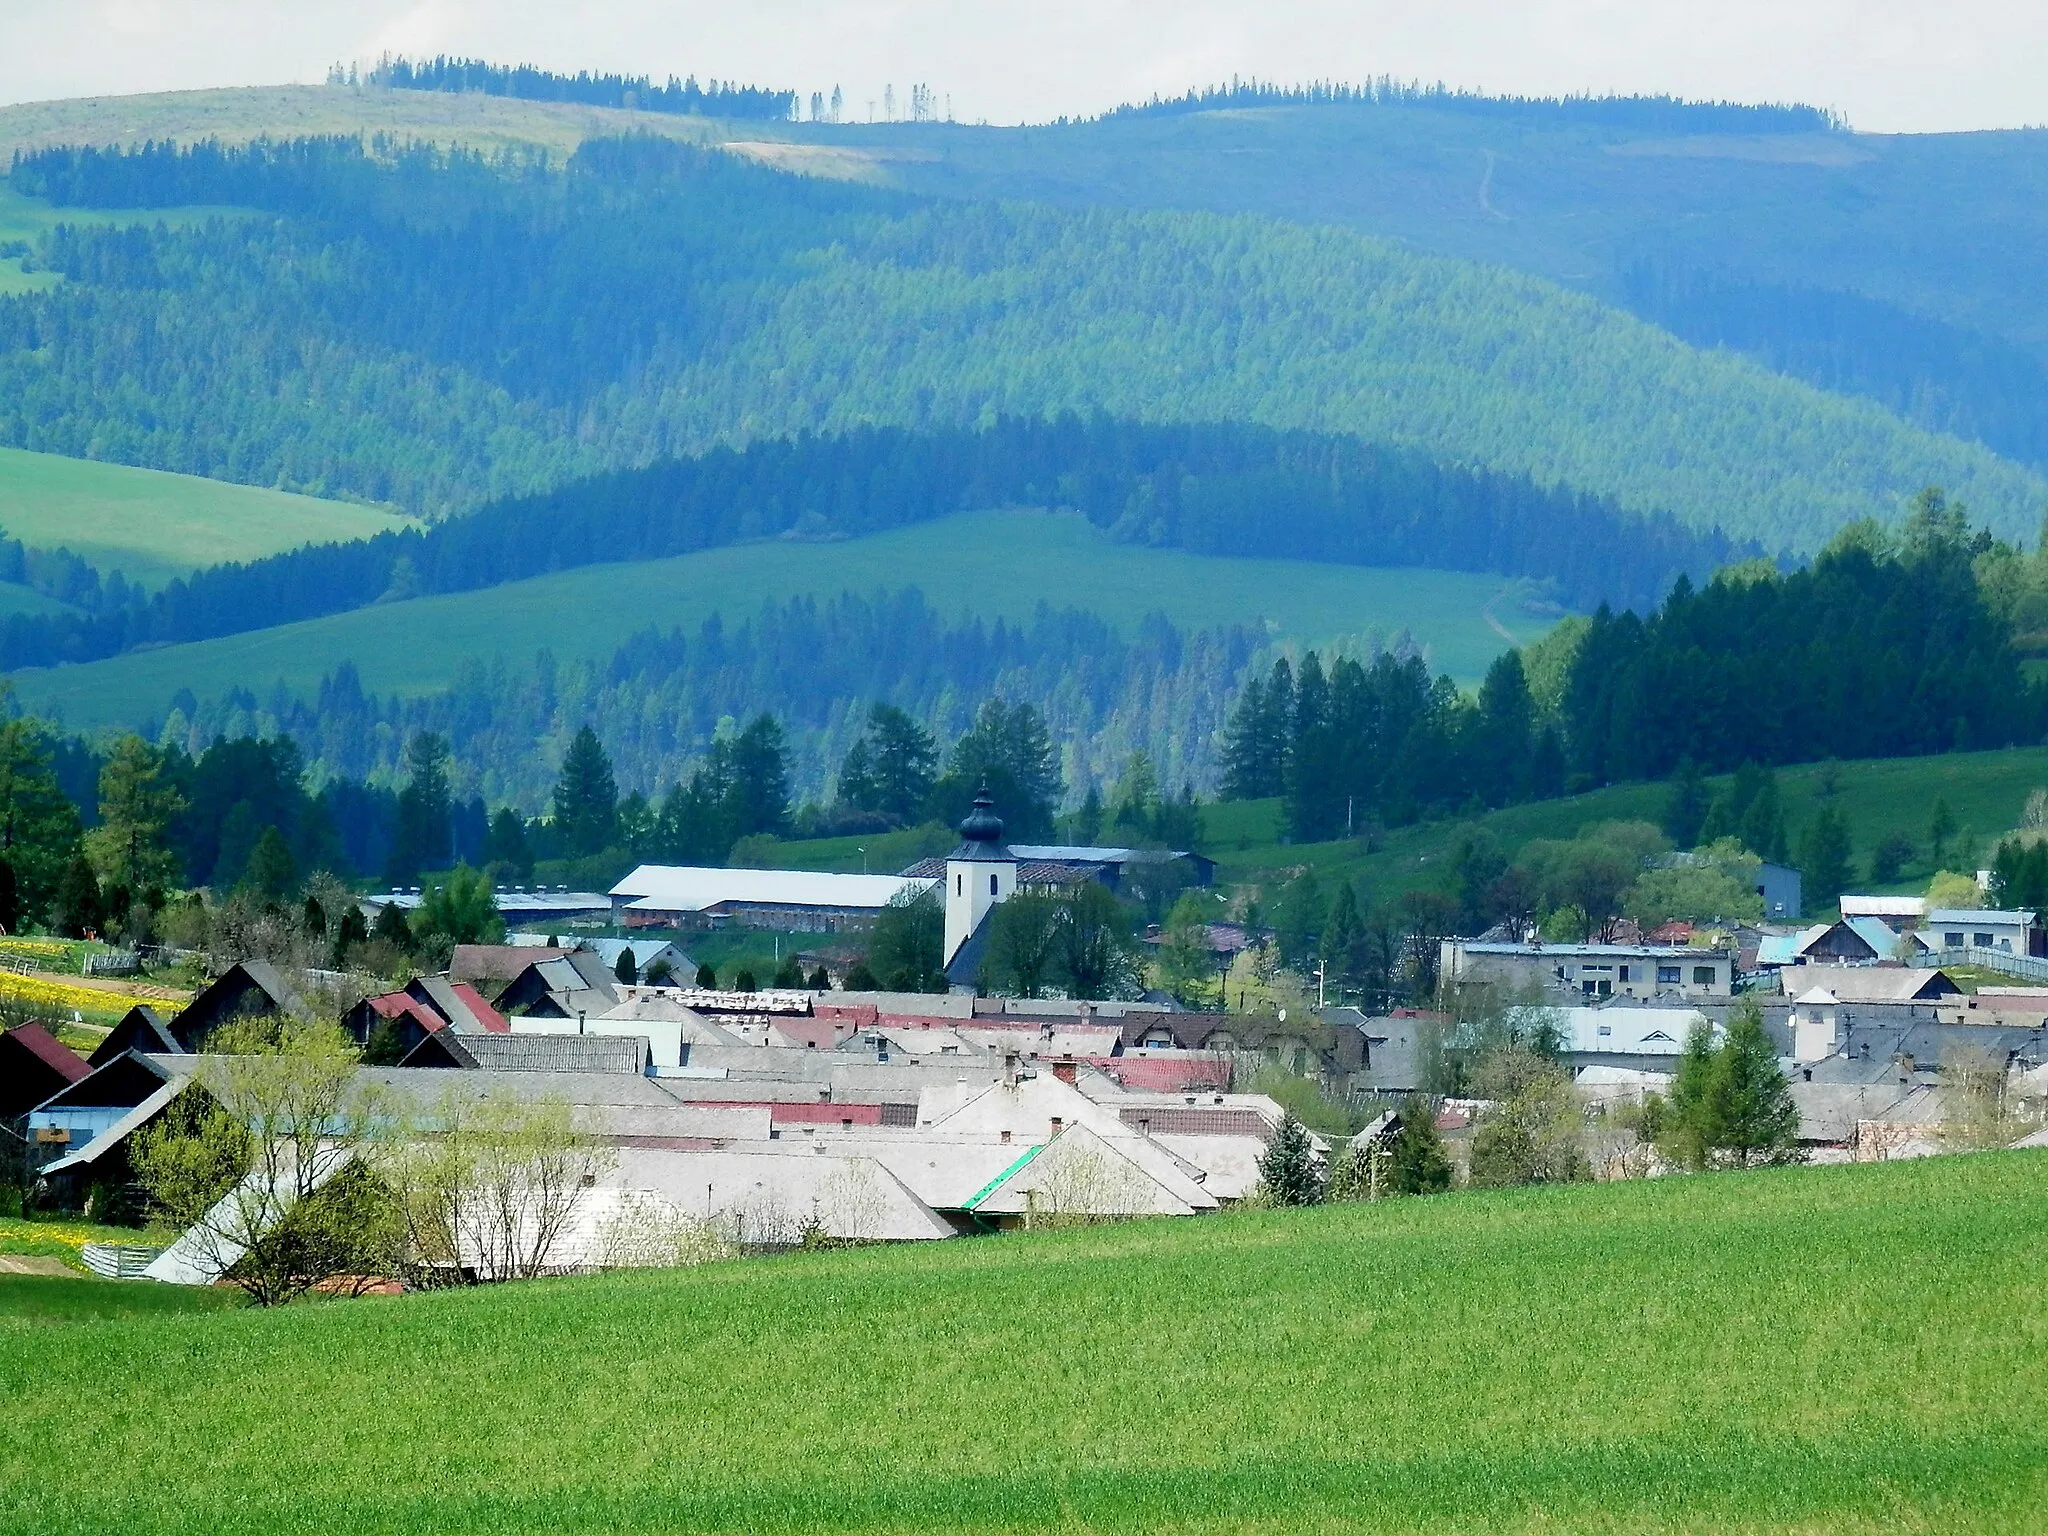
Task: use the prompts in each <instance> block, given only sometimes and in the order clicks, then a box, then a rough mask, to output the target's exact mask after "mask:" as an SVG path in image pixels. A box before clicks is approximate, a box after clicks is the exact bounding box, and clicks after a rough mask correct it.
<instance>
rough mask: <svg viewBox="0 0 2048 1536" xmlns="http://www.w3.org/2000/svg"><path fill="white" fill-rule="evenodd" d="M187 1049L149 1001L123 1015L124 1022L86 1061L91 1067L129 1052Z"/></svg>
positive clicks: (114, 1029) (139, 1004)
mask: <svg viewBox="0 0 2048 1536" xmlns="http://www.w3.org/2000/svg"><path fill="white" fill-rule="evenodd" d="M184 1049H185V1047H184V1046H183V1045H182V1044H180V1043H179V1041H178V1037H177V1036H176V1035H174V1034H172V1033H171V1030H170V1026H169V1025H167V1024H166V1023H165V1022H164V1021H163V1019H162V1018H161V1017H160V1016H159V1015H158V1013H157V1011H156V1010H155V1009H154V1008H152V1007H150V1006H149V1004H147V1003H137V1004H136V1005H135V1006H134V1007H133V1008H130V1009H129V1010H128V1011H127V1012H126V1013H124V1014H123V1015H121V1022H120V1023H118V1024H116V1025H115V1026H114V1028H113V1030H112V1031H111V1032H110V1033H109V1034H108V1036H107V1038H106V1039H104V1040H102V1041H101V1042H100V1043H99V1044H98V1045H96V1046H94V1047H93V1048H92V1054H91V1055H90V1056H88V1057H86V1061H87V1063H88V1064H89V1065H91V1066H95V1067H103V1066H105V1065H106V1064H107V1063H108V1062H110V1061H112V1060H114V1059H115V1058H116V1057H118V1056H123V1055H126V1054H127V1053H128V1052H129V1051H142V1052H145V1053H150V1054H159V1053H160V1054H163V1055H169V1056H175V1055H177V1054H178V1053H179V1052H181V1051H183V1050H184Z"/></svg>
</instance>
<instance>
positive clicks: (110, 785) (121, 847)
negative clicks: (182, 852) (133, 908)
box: [85, 735, 185, 891]
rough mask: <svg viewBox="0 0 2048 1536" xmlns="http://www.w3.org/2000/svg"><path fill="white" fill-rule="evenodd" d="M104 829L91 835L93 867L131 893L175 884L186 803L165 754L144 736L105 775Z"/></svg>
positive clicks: (116, 754)
mask: <svg viewBox="0 0 2048 1536" xmlns="http://www.w3.org/2000/svg"><path fill="white" fill-rule="evenodd" d="M99 788H100V824H99V825H98V826H96V827H94V828H93V829H92V830H91V831H90V832H88V833H86V834H85V847H86V852H87V853H88V854H89V855H90V856H91V858H92V862H93V867H94V868H95V869H96V870H97V871H98V873H99V874H100V876H101V877H102V878H103V879H105V880H106V881H107V882H108V883H109V884H112V885H119V886H124V887H126V888H127V889H129V890H131V891H141V890H146V889H148V888H150V887H152V886H155V887H159V888H161V887H163V886H166V885H170V884H173V883H175V881H176V879H177V874H178V860H177V857H176V855H174V854H173V853H172V852H171V846H170V832H171V823H172V821H173V820H174V819H175V818H176V817H177V815H178V813H179V812H180V811H182V810H184V808H185V797H184V796H183V795H181V794H180V793H178V787H177V785H175V784H173V783H172V782H171V781H170V780H169V779H168V778H166V777H165V775H164V759H163V754H162V753H161V752H159V751H157V749H156V748H154V747H152V746H151V745H149V743H148V742H146V741H144V740H143V739H142V738H141V737H140V736H134V735H128V736H123V737H122V738H121V739H120V740H119V741H118V742H116V743H115V745H114V750H113V752H112V753H111V754H110V755H109V756H108V758H107V761H106V765H105V766H104V767H103V768H101V769H100V785H99Z"/></svg>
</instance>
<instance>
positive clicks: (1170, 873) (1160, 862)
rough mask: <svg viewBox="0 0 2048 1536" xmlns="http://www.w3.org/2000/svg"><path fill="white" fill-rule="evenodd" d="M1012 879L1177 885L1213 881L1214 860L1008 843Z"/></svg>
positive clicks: (939, 870)
mask: <svg viewBox="0 0 2048 1536" xmlns="http://www.w3.org/2000/svg"><path fill="white" fill-rule="evenodd" d="M1010 851H1011V852H1012V853H1014V854H1015V855H1016V856H1017V864H1018V872H1017V882H1018V884H1019V885H1021V886H1022V887H1023V888H1024V889H1026V890H1038V889H1054V888H1057V887H1059V886H1062V885H1070V884H1072V883H1073V882H1074V881H1077V880H1097V881H1100V882H1101V883H1102V884H1104V885H1106V886H1108V887H1109V888H1110V889H1111V890H1112V891H1119V892H1121V891H1122V890H1123V887H1124V885H1125V884H1126V882H1127V881H1128V882H1129V883H1131V884H1134V885H1135V884H1139V883H1142V882H1143V881H1145V880H1147V879H1159V878H1163V879H1165V880H1167V881H1169V882H1171V883H1173V884H1174V885H1176V886H1177V887H1179V888H1182V889H1185V888H1186V887H1188V886H1200V887H1203V888H1207V887H1209V886H1212V885H1214V884H1215V883H1216V861H1215V860H1214V859H1211V858H1207V857H1204V856H1203V855H1202V854H1199V853H1192V852H1189V851H1187V850H1185V849H1173V850H1169V849H1164V848H1096V847H1089V846H1083V845H1077V844H1068V843H1013V844H1011V845H1010ZM945 872H946V861H945V860H944V859H937V858H932V859H920V860H919V861H918V862H917V863H915V864H913V865H911V866H910V868H908V869H906V870H904V871H903V873H904V874H905V875H906V876H908V877H910V878H912V879H917V880H936V879H938V878H939V877H940V876H942V875H944V874H945Z"/></svg>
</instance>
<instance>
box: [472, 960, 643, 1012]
mask: <svg viewBox="0 0 2048 1536" xmlns="http://www.w3.org/2000/svg"><path fill="white" fill-rule="evenodd" d="M535 953H536V954H541V955H545V956H547V958H544V959H539V960H535V961H533V962H532V963H531V964H530V965H528V966H527V967H526V968H525V969H524V970H522V971H521V972H520V973H519V974H518V975H516V976H514V977H513V978H512V979H511V980H510V981H509V982H507V983H506V984H505V989H504V991H502V992H500V993H499V994H498V999H497V1005H496V1006H497V1011H498V1012H499V1013H501V1014H503V1015H504V1016H505V1017H506V1018H508V1019H509V1018H514V1017H533V1018H553V1019H573V1018H576V1017H577V1016H578V1015H582V1014H588V1015H591V1016H595V1015H597V1014H601V1013H606V1012H609V1011H610V1010H611V1009H613V1008H616V1007H617V1006H618V1003H619V993H618V984H617V980H616V978H615V977H614V976H613V975H612V968H611V967H610V966H608V965H606V964H605V963H604V961H603V959H601V958H600V957H599V955H598V954H597V952H596V951H595V950H590V949H574V950H571V951H570V952H569V953H568V954H565V955H548V954H547V951H545V950H536V951H535Z"/></svg>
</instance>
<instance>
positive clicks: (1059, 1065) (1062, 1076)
mask: <svg viewBox="0 0 2048 1536" xmlns="http://www.w3.org/2000/svg"><path fill="white" fill-rule="evenodd" d="M1079 1073H1080V1067H1079V1065H1078V1064H1077V1063H1076V1062H1075V1060H1074V1058H1073V1057H1071V1056H1062V1057H1061V1058H1060V1059H1059V1060H1058V1061H1056V1062H1054V1063H1053V1064H1052V1075H1053V1076H1054V1077H1056V1078H1058V1079H1059V1080H1060V1081H1061V1082H1063V1083H1065V1084H1066V1085H1067V1086H1068V1087H1069V1088H1071V1087H1073V1086H1074V1079H1075V1078H1076V1077H1077V1076H1078V1075H1079Z"/></svg>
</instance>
